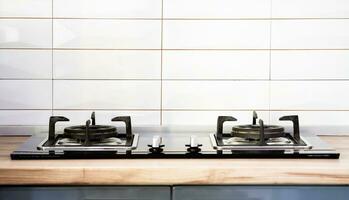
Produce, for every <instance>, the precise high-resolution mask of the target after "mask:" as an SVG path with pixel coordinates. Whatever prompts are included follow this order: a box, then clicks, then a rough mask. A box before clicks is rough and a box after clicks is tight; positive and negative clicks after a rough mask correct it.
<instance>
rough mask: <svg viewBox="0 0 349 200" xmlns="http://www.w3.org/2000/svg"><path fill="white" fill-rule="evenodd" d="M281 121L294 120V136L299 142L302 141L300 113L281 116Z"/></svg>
mask: <svg viewBox="0 0 349 200" xmlns="http://www.w3.org/2000/svg"><path fill="white" fill-rule="evenodd" d="M279 120H280V121H292V123H293V138H294V139H295V140H296V142H297V143H298V144H299V143H300V141H301V137H300V133H299V119H298V115H288V116H283V117H280V119H279Z"/></svg>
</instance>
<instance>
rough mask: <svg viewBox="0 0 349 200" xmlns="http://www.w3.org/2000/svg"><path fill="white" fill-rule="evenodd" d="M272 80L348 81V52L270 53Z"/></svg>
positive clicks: (298, 51)
mask: <svg viewBox="0 0 349 200" xmlns="http://www.w3.org/2000/svg"><path fill="white" fill-rule="evenodd" d="M271 55H272V57H271V58H272V59H271V77H272V78H273V79H349V51H348V50H295V51H277V50H273V51H272V52H271Z"/></svg>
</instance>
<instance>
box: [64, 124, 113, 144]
mask: <svg viewBox="0 0 349 200" xmlns="http://www.w3.org/2000/svg"><path fill="white" fill-rule="evenodd" d="M86 128H87V126H86V125H81V126H70V127H67V128H65V129H64V133H63V136H64V137H67V138H73V139H77V140H81V141H85V140H86ZM88 129H89V130H88V132H89V139H90V140H102V139H105V138H109V137H113V136H116V135H117V132H116V127H115V126H106V125H90V126H88Z"/></svg>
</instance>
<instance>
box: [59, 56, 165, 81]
mask: <svg viewBox="0 0 349 200" xmlns="http://www.w3.org/2000/svg"><path fill="white" fill-rule="evenodd" d="M53 57H54V60H53V72H54V73H53V74H54V78H55V79H160V78H161V51H160V50H154V51H144V50H137V51H136V50H121V51H120V50H109V51H105V50H102V51H101V50H55V51H54V54H53Z"/></svg>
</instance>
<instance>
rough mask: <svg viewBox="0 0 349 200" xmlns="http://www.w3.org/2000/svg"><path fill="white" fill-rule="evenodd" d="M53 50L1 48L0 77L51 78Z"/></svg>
mask: <svg viewBox="0 0 349 200" xmlns="http://www.w3.org/2000/svg"><path fill="white" fill-rule="evenodd" d="M51 57H52V53H51V50H8V49H6V50H0V78H16V79H20V78H23V79H40V78H41V79H48V78H51V68H52V63H51V61H52V60H51Z"/></svg>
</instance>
